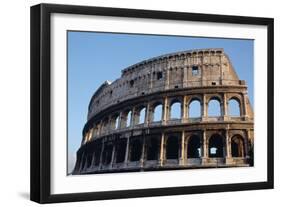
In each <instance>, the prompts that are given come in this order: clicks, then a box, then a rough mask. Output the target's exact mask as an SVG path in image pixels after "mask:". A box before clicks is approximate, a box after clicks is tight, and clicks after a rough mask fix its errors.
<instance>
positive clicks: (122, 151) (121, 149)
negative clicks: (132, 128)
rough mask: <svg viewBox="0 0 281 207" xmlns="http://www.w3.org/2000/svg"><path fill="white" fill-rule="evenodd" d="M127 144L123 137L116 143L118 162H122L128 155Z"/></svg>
mask: <svg viewBox="0 0 281 207" xmlns="http://www.w3.org/2000/svg"><path fill="white" fill-rule="evenodd" d="M126 145H127V142H126V140H125V139H121V140H120V141H119V142H118V143H117V145H116V163H122V162H124V160H125V155H126Z"/></svg>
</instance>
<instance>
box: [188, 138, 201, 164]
mask: <svg viewBox="0 0 281 207" xmlns="http://www.w3.org/2000/svg"><path fill="white" fill-rule="evenodd" d="M199 157H201V146H200V138H199V137H198V136H196V135H193V136H191V137H190V138H189V140H188V145H187V158H199Z"/></svg>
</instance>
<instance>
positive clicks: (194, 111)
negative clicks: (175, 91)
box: [188, 100, 201, 118]
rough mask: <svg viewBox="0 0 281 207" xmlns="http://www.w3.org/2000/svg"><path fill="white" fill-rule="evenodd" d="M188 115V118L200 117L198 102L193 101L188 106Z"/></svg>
mask: <svg viewBox="0 0 281 207" xmlns="http://www.w3.org/2000/svg"><path fill="white" fill-rule="evenodd" d="M188 108H189V111H188V115H189V117H190V118H195V117H200V116H201V104H200V101H198V100H193V101H191V102H190V104H189V107H188Z"/></svg>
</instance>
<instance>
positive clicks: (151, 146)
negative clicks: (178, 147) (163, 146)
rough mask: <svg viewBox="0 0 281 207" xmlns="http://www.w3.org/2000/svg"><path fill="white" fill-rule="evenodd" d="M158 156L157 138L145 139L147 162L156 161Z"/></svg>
mask: <svg viewBox="0 0 281 207" xmlns="http://www.w3.org/2000/svg"><path fill="white" fill-rule="evenodd" d="M158 154H159V138H158V137H151V138H149V139H147V157H146V159H147V160H157V159H158Z"/></svg>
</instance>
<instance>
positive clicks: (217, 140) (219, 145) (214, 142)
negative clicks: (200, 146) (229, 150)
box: [209, 134, 224, 158]
mask: <svg viewBox="0 0 281 207" xmlns="http://www.w3.org/2000/svg"><path fill="white" fill-rule="evenodd" d="M209 157H213V158H216V157H217V158H218V157H224V141H223V138H222V136H220V135H218V134H215V135H213V136H212V137H211V138H210V139H209Z"/></svg>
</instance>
